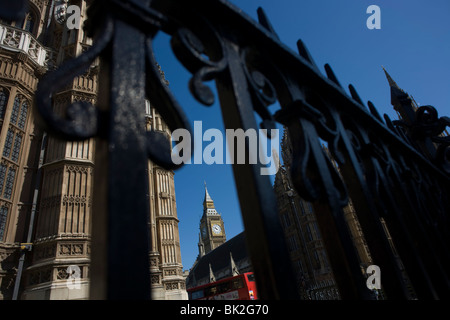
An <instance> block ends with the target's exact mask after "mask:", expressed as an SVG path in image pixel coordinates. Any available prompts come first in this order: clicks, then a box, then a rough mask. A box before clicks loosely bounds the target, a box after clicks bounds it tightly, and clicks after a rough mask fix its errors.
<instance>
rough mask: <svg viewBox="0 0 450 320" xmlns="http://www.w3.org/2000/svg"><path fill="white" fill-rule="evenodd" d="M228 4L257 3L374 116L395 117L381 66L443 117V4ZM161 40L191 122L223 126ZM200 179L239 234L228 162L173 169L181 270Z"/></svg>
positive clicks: (193, 240) (415, 0) (355, 0)
mask: <svg viewBox="0 0 450 320" xmlns="http://www.w3.org/2000/svg"><path fill="white" fill-rule="evenodd" d="M230 2H231V3H233V4H234V5H236V6H238V7H239V8H241V9H242V10H243V11H244V12H245V13H246V14H248V15H249V16H250V17H251V18H252V19H254V20H256V19H257V15H256V10H257V8H258V7H262V8H263V9H264V10H265V12H266V14H267V16H268V17H269V19H270V21H271V23H272V25H273V27H274V29H275V31H276V32H277V34H278V36H279V37H280V40H281V41H282V42H283V43H284V44H285V45H287V46H288V47H290V48H291V49H292V50H294V51H295V52H296V42H297V40H298V39H302V41H303V42H304V43H305V44H306V46H307V47H308V49H309V51H310V53H311V55H312V56H313V59H314V61H315V62H316V64H317V65H318V66H319V68H321V70H323V66H324V64H326V63H328V64H330V65H331V67H332V68H333V70H334V72H335V74H336V76H337V78H338V80H339V81H340V83H341V85H342V86H344V87H347V86H348V85H349V84H353V86H354V87H355V88H356V90H357V91H358V93H359V95H360V97H361V98H362V100H363V101H364V102H367V101H368V100H370V101H372V102H373V103H374V105H375V106H376V108H377V109H378V111H379V112H380V114H384V113H386V114H388V115H389V116H390V117H391V118H395V113H394V111H393V109H392V107H391V105H390V91H389V86H388V83H387V81H386V78H385V75H384V72H383V70H382V66H384V67H385V68H386V69H387V71H388V72H389V73H390V75H391V76H392V78H393V79H394V80H395V81H396V82H397V84H398V85H399V86H400V87H401V88H402V89H404V90H405V91H406V92H408V93H409V94H410V95H412V96H413V97H414V99H415V100H416V102H417V103H418V104H419V105H433V106H435V107H436V108H437V110H438V112H439V115H440V116H449V115H450V90H449V89H450V19H449V18H448V17H449V14H450V1H448V0H433V1H423V0H422V1H419V0H389V1H388V0H370V1H369V0H339V1H336V0H314V1H312V0H310V1H299V0H277V1H273V0H233V1H230ZM369 5H377V6H379V7H380V9H381V29H374V30H369V29H368V28H367V27H366V20H367V19H368V18H369V16H370V15H369V14H367V13H366V9H367V7H368V6H369ZM168 41H169V38H168V37H167V36H166V35H164V34H161V35H158V36H157V39H156V43H155V46H156V48H155V51H156V58H157V60H158V62H159V63H160V64H161V66H162V68H163V70H164V72H165V75H166V78H167V79H168V80H169V82H170V88H171V89H172V91H173V92H174V93H175V95H176V97H177V99H178V101H179V102H180V104H181V106H182V107H183V109H184V110H185V112H186V113H187V116H188V118H189V120H190V121H191V124H192V126H193V122H194V121H196V120H201V121H203V130H204V131H205V130H207V129H208V128H218V129H223V123H222V119H221V114H220V107H219V105H218V104H214V105H213V106H211V107H204V106H203V105H201V104H199V103H198V102H196V100H195V99H194V98H193V97H192V96H191V94H190V92H189V90H188V81H189V78H190V75H189V73H187V72H186V70H185V69H184V67H182V66H181V64H180V63H179V62H178V61H177V60H176V59H175V58H174V56H173V54H172V53H171V50H170V49H169V48H168ZM323 73H324V71H323ZM212 85H213V84H212ZM347 92H348V91H347ZM206 145H207V143H205V144H204V145H203V147H205V146H206ZM204 181H206V183H207V186H208V191H209V193H210V195H211V197H212V198H213V200H214V202H215V205H216V209H217V210H218V211H219V213H221V214H222V217H223V220H224V222H225V230H226V233H227V238H228V239H230V238H232V237H233V236H235V235H237V234H238V233H240V232H241V231H243V224H242V219H241V216H240V208H239V203H238V198H237V194H236V190H235V185H234V179H233V172H232V168H231V166H230V165H225V164H224V165H195V164H191V165H186V166H184V167H183V168H181V169H179V170H177V171H176V172H175V188H176V198H177V211H178V218H179V220H180V223H179V228H180V240H181V254H182V262H183V266H184V269H189V268H191V267H192V264H193V263H194V261H195V258H196V256H197V254H198V249H197V242H198V232H199V221H200V217H201V214H202V203H203V198H204Z"/></svg>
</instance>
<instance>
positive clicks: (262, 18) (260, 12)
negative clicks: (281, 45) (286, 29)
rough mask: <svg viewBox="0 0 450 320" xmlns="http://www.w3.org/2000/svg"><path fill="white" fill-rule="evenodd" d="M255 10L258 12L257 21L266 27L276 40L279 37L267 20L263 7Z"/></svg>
mask: <svg viewBox="0 0 450 320" xmlns="http://www.w3.org/2000/svg"><path fill="white" fill-rule="evenodd" d="M256 12H257V13H258V21H259V23H260V24H261V25H262V26H263V27H264V28H266V29H267V31H269V32H270V33H271V34H272V35H274V36H275V37H276V38H277V39H278V40H279V39H280V37H278V35H277V33H276V32H275V29H274V28H273V26H272V24H271V23H270V21H269V18H268V17H267V14H266V13H265V12H264V9H263V8H261V7H259V8H258V9H257V10H256Z"/></svg>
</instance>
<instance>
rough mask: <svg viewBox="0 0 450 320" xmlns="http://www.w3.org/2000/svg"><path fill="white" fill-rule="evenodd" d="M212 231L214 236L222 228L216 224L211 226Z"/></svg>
mask: <svg viewBox="0 0 450 320" xmlns="http://www.w3.org/2000/svg"><path fill="white" fill-rule="evenodd" d="M212 230H213V232H214V233H215V234H219V233H220V232H221V231H222V228H221V227H220V226H219V225H218V224H213V226H212Z"/></svg>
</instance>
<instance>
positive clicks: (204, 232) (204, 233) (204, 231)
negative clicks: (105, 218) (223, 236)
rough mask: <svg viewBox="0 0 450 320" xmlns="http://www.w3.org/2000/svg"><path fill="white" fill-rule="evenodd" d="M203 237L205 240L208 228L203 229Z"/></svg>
mask: <svg viewBox="0 0 450 320" xmlns="http://www.w3.org/2000/svg"><path fill="white" fill-rule="evenodd" d="M202 237H203V238H205V237H206V228H205V227H203V228H202Z"/></svg>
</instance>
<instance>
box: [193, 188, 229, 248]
mask: <svg viewBox="0 0 450 320" xmlns="http://www.w3.org/2000/svg"><path fill="white" fill-rule="evenodd" d="M225 241H226V235H225V228H224V224H223V220H222V216H221V215H220V213H218V212H217V210H216V209H215V207H214V201H213V200H212V198H211V196H210V195H209V193H208V189H207V188H206V183H205V199H204V200H203V215H202V218H201V219H200V239H199V254H200V257H201V256H203V255H205V254H207V253H208V252H210V251H212V250H214V249H215V248H217V247H218V246H220V245H221V244H223V243H224V242H225Z"/></svg>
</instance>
